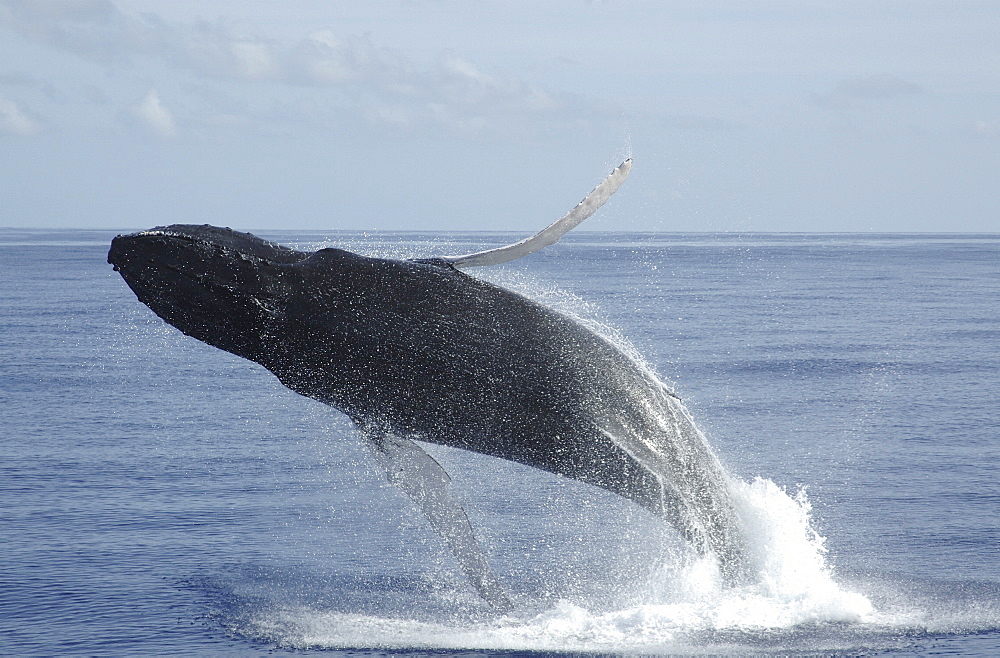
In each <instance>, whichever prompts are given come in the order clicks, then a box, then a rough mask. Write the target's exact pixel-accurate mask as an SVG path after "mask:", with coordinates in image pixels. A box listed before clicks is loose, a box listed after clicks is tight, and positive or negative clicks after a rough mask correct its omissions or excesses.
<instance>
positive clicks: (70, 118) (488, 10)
mask: <svg viewBox="0 0 1000 658" xmlns="http://www.w3.org/2000/svg"><path fill="white" fill-rule="evenodd" d="M998 35H1000V2H996V0H986V1H973V0H936V1H928V0H830V1H827V0H740V1H736V0H698V1H694V0H687V1H683V2H681V1H674V0H655V1H654V0H635V1H626V0H621V1H618V0H604V1H601V0H591V1H589V2H588V1H584V0H532V1H530V2H529V1H526V0H503V1H500V0H462V1H459V0H396V1H393V0H383V1H374V0H371V1H360V0H355V1H353V2H346V1H339V0H284V1H283V2H280V3H279V2H266V1H264V0H238V1H237V0H213V1H211V2H206V1H204V0H199V1H197V2H195V1H189V0H170V1H163V0H159V1H158V0H132V1H127V0H115V1H112V0H0V227H3V226H7V227H32V228H56V227H66V228H116V229H140V228H148V227H151V226H156V225H164V224H171V223H198V224H201V223H209V224H217V225H222V226H231V227H233V228H238V229H243V230H262V229H269V230H289V229H310V230H341V229H351V230H358V229H363V230H372V231H384V230H490V231H534V230H538V229H541V228H542V227H543V226H545V225H547V224H548V223H549V222H551V221H553V220H555V219H556V218H558V217H559V216H561V215H562V214H563V213H564V212H566V211H567V210H569V209H570V208H571V207H572V206H573V205H575V204H576V203H577V202H578V201H579V200H580V199H581V198H582V197H583V196H584V195H585V194H586V193H587V192H589V191H590V189H592V188H593V186H594V185H596V184H597V183H598V182H600V180H601V179H602V178H603V177H604V176H605V175H607V174H608V173H609V172H610V171H611V169H612V168H614V167H615V166H616V165H617V164H618V163H619V162H621V160H623V159H624V158H625V157H632V158H633V159H634V166H633V169H632V174H631V176H630V178H629V180H628V181H627V182H626V183H625V185H624V186H623V187H622V188H621V190H620V191H619V192H618V194H617V195H616V196H615V198H613V199H612V200H611V201H610V202H609V203H608V205H607V206H605V208H604V209H602V211H601V212H600V213H598V215H596V216H595V217H593V218H592V219H590V220H588V222H587V224H585V225H584V227H583V228H588V229H592V230H601V231H618V230H621V231H626V230H627V231H696V232H701V231H712V232H715V231H735V232H739V231H796V232H798V231H802V232H835V231H862V232H868V231H874V232H889V231H891V232H896V231H913V232H925V231H945V232H952V231H961V232H997V231H1000V203H998V202H1000V39H998Z"/></svg>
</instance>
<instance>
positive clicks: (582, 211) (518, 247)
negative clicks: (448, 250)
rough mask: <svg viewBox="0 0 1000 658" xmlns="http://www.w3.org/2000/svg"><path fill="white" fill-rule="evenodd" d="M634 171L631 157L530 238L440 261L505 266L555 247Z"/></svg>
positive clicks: (459, 264)
mask: <svg viewBox="0 0 1000 658" xmlns="http://www.w3.org/2000/svg"><path fill="white" fill-rule="evenodd" d="M631 169H632V158H629V159H628V160H626V161H625V162H623V163H621V164H620V165H618V167H617V168H616V169H615V170H614V171H612V172H611V175H609V176H608V177H607V178H605V179H604V180H603V181H602V182H601V184H600V185H598V186H597V187H595V188H594V191H593V192H591V193H590V194H588V195H587V196H585V197H584V198H583V201H581V202H580V203H578V204H577V205H576V207H575V208H573V209H572V210H570V211H569V212H568V213H566V214H565V215H563V216H562V217H560V218H559V219H557V220H556V221H554V222H553V223H552V224H550V225H549V226H547V227H546V228H544V229H542V230H541V231H539V232H538V233H536V234H534V235H533V236H531V237H530V238H525V239H524V240H521V241H520V242H515V243H514V244H509V245H507V246H505V247H497V248H496V249H489V250H487V251H479V252H476V253H474V254H466V255H464V256H446V257H445V258H442V259H441V260H443V261H445V262H446V263H450V264H451V265H453V266H454V267H459V268H461V267H479V266H482V265H499V264H500V263H506V262H507V261H511V260H516V259H518V258H521V257H523V256H527V255H528V254H533V253H535V252H536V251H538V250H539V249H543V248H544V247H547V246H549V245H550V244H555V243H556V242H558V241H559V238H561V237H562V236H563V235H565V234H566V233H567V232H568V231H570V230H571V229H573V228H574V227H576V226H577V225H578V224H579V223H580V222H582V221H583V220H585V219H587V218H588V217H590V216H591V215H593V214H594V213H595V212H597V209H598V208H600V207H601V206H603V205H604V203H605V202H606V201H607V200H608V199H610V198H611V195H612V194H614V193H615V192H616V191H617V190H618V188H619V187H621V184H622V183H624V182H625V178H627V177H628V172H629V170H631Z"/></svg>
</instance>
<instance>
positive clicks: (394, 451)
mask: <svg viewBox="0 0 1000 658" xmlns="http://www.w3.org/2000/svg"><path fill="white" fill-rule="evenodd" d="M630 167H631V160H626V161H625V162H623V163H622V164H621V165H620V166H619V167H618V168H616V169H615V170H614V171H613V172H612V174H611V175H610V176H608V177H607V178H606V179H605V180H604V181H603V182H602V183H601V184H600V185H598V186H597V187H596V188H595V189H594V191H593V192H591V194H589V195H587V196H586V197H585V198H584V199H583V201H581V202H580V203H579V204H578V205H577V206H576V207H574V208H573V209H572V210H571V211H570V212H569V213H567V214H566V215H565V216H564V217H562V218H561V219H559V220H557V221H556V222H555V223H553V224H552V225H550V226H549V227H547V228H546V229H544V230H543V231H541V232H539V233H537V234H536V235H534V236H532V237H530V238H527V239H525V240H522V241H521V242H518V243H515V244H512V245H508V246H506V247H501V248H498V249H491V250H488V251H483V252H477V253H473V254H467V255H462V256H450V257H441V258H425V259H416V260H394V259H386V258H373V257H367V256H362V255H359V254H355V253H352V252H350V251H345V250H342V249H333V248H327V249H320V250H318V251H315V252H305V251H299V250H296V249H292V248H289V247H285V246H281V245H278V244H274V243H272V242H268V241H265V240H263V239H261V238H258V237H256V236H253V235H251V234H249V233H242V232H238V231H234V230H231V229H228V228H219V227H214V226H208V225H203V226H195V225H171V226H164V227H157V228H153V229H150V230H147V231H141V232H138V233H133V234H129V235H120V236H118V237H116V238H115V239H114V240H113V242H112V244H111V249H110V251H109V253H108V262H109V263H111V264H112V265H114V269H115V270H116V271H118V272H119V273H120V274H121V276H122V277H123V278H124V279H125V282H126V283H127V284H128V286H129V287H130V288H131V289H132V291H133V292H134V293H135V294H136V296H137V297H138V299H139V301H141V302H142V303H144V304H146V305H147V306H148V307H149V308H150V309H152V310H153V312H155V313H156V314H157V315H158V316H160V317H161V318H162V319H163V320H165V321H166V322H168V323H170V324H171V325H173V326H174V327H176V328H177V329H179V330H180V331H182V332H184V333H185V334H187V335H189V336H192V337H194V338H197V339H198V340H201V341H204V342H206V343H208V344H210V345H213V346H215V347H217V348H220V349H223V350H226V351H227V352H231V353H233V354H235V355H237V356H240V357H243V358H245V359H249V360H251V361H255V362H256V363H259V364H260V365H262V366H264V367H265V368H267V369H268V370H270V371H271V372H272V373H274V374H275V375H276V376H277V377H278V379H279V380H280V381H281V383H282V384H284V385H285V386H287V387H288V388H290V389H291V390H293V391H295V392H296V393H300V394H302V395H304V396H306V397H309V398H313V399H316V400H319V401H321V402H324V403H326V404H329V405H331V406H333V407H335V408H337V409H339V410H340V411H342V412H343V413H345V414H347V416H349V417H350V419H351V420H352V421H353V422H354V424H355V425H356V426H357V428H358V429H359V433H360V435H361V437H362V440H363V441H365V442H366V443H367V444H368V445H369V446H370V448H371V450H372V452H373V453H374V455H375V458H376V460H377V461H378V463H379V464H380V465H381V466H382V467H383V468H384V469H385V472H386V476H387V477H388V479H389V480H390V481H391V482H393V483H395V484H396V485H397V486H399V487H400V488H401V489H402V490H403V491H404V492H405V493H406V494H407V495H408V496H409V497H410V498H411V499H412V500H413V501H414V502H415V503H416V504H417V506H418V507H419V508H420V509H421V511H422V512H423V514H424V515H425V516H426V517H427V519H428V520H429V522H430V524H431V526H432V528H433V529H434V530H435V531H436V532H437V533H438V534H439V535H440V536H441V537H442V538H443V539H444V540H445V541H446V542H447V544H448V546H449V548H450V549H451V552H452V553H453V554H454V555H455V557H456V558H457V559H458V563H459V565H460V567H461V569H462V570H463V571H464V573H465V574H466V575H467V577H468V578H469V580H470V582H471V583H472V584H473V585H474V587H475V588H476V589H477V590H478V592H479V594H480V595H481V596H482V598H484V599H485V600H486V601H487V602H489V603H490V604H491V605H492V606H493V607H494V608H496V609H497V610H501V611H507V610H510V609H511V607H512V604H511V601H510V599H509V598H508V596H507V594H506V593H505V590H504V588H503V586H502V584H501V583H500V581H499V579H498V578H497V577H496V576H495V575H494V574H493V572H492V571H491V570H490V567H489V565H488V563H487V561H486V558H485V556H484V554H483V551H482V549H481V547H480V545H479V543H478V541H477V539H476V537H475V533H474V532H473V530H472V528H471V526H470V524H469V521H468V518H467V516H466V513H465V511H464V509H463V508H462V507H461V505H460V504H459V503H458V502H457V501H456V500H455V499H453V498H452V497H451V496H450V494H449V481H450V479H449V476H448V474H447V473H446V472H445V471H444V469H443V468H442V467H441V466H440V465H439V464H438V463H437V462H436V461H435V460H434V459H433V458H432V457H431V456H430V455H428V454H427V453H426V452H425V451H424V450H423V448H421V447H420V445H419V443H418V442H431V443H438V444H443V445H448V446H453V447H457V448H462V449H465V450H471V451H474V452H478V453H481V454H484V455H491V456H493V457H499V458H502V459H507V460H511V461H514V462H519V463H521V464H526V465H528V466H533V467H535V468H539V469H542V470H545V471H549V472H551V473H555V474H558V475H562V476H565V477H569V478H574V479H576V480H580V481H582V482H586V483H589V484H591V485H595V486H598V487H602V488H604V489H606V490H608V491H611V492H614V493H615V494H618V495H621V496H624V497H625V498H627V499H629V500H631V501H634V502H635V503H636V504H638V505H640V506H642V507H644V508H646V509H648V510H650V511H651V512H653V513H654V514H656V515H659V516H660V517H662V518H664V519H665V520H666V521H668V522H669V523H671V524H672V525H673V526H675V527H676V528H677V529H678V530H679V531H680V532H681V533H682V534H683V535H684V536H685V537H686V538H687V539H688V540H689V541H690V542H691V543H692V544H693V545H694V546H695V547H696V548H697V549H698V550H699V551H701V552H703V553H711V554H713V555H714V556H715V557H716V558H717V559H718V562H719V564H720V569H721V571H722V573H723V575H724V576H725V578H726V579H727V580H729V581H731V582H732V581H737V580H739V579H741V578H742V577H744V575H745V573H746V558H745V555H746V551H745V546H744V540H743V538H742V533H741V531H740V527H739V522H738V518H737V514H736V511H735V510H734V508H733V505H732V502H731V497H730V494H729V487H728V484H727V479H726V476H725V473H724V471H723V469H722V466H721V465H720V463H719V461H718V459H717V458H716V457H715V455H714V454H713V453H712V451H711V449H710V448H709V446H708V444H707V442H706V441H705V439H704V437H703V435H702V434H701V433H700V432H699V431H698V430H697V428H696V427H695V425H694V423H693V421H692V419H691V418H690V416H689V415H688V412H687V411H686V410H685V408H684V407H683V405H682V404H681V403H680V400H679V399H678V398H677V397H676V396H675V395H674V394H673V393H672V392H671V391H670V390H669V389H668V388H667V387H666V386H665V385H664V384H662V383H661V382H660V381H659V380H658V379H657V378H656V377H655V376H654V375H653V374H652V373H651V372H650V371H649V370H648V369H647V368H646V367H644V366H643V365H641V364H639V363H637V362H636V361H635V360H633V359H632V358H630V357H629V356H627V355H626V354H625V353H623V352H622V351H621V350H620V349H619V348H617V347H616V346H615V345H614V344H613V343H612V342H610V341H609V340H608V339H606V338H605V337H603V336H601V335H599V334H598V333H595V332H594V331H591V330H590V329H588V328H586V327H584V326H583V325H582V324H581V323H579V322H577V321H576V320H574V319H573V318H571V317H569V316H567V315H564V314H561V313H559V312H556V311H554V310H551V309H549V308H547V307H545V306H543V305H541V304H539V303H537V302H535V301H533V300H531V299H529V298H527V297H524V296H522V295H519V294H517V293H514V292H511V291H509V290H506V289H504V288H501V287H499V286H496V285H492V284H490V283H487V282H485V281H483V280H481V279H477V278H475V277H473V276H470V275H468V274H466V273H465V272H464V271H463V270H464V269H465V268H469V267H477V266H485V265H492V264H496V263H501V262H505V261H508V260H512V259H515V258H520V257H523V256H525V255H527V254H530V253H532V252H534V251H537V250H538V249H541V248H543V247H544V246H546V245H549V244H552V243H554V242H556V241H558V240H559V238H560V237H561V236H562V235H563V234H565V232H566V231H568V230H570V229H572V228H573V227H574V226H576V225H577V224H579V223H580V222H581V221H583V220H584V219H586V218H587V217H589V216H590V215H592V214H593V213H594V212H596V210H597V209H598V208H599V207H600V206H601V205H602V204H603V203H604V202H605V201H606V200H607V199H608V198H609V197H610V196H611V195H612V194H613V193H614V192H615V190H617V189H618V186H619V185H621V183H622V182H623V181H624V180H625V178H626V176H627V175H628V172H629V169H630Z"/></svg>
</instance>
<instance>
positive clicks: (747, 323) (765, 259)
mask: <svg viewBox="0 0 1000 658" xmlns="http://www.w3.org/2000/svg"><path fill="white" fill-rule="evenodd" d="M114 233H115V232H113V231H29V230H13V229H6V230H3V229H0V654H11V655H32V654H38V655H52V654H86V655H141V654H205V653H214V654H223V655H225V654H237V655H253V654H256V653H260V654H270V655H283V654H293V655H303V654H313V653H317V654H318V653H345V654H352V655H359V654H362V655H390V654H391V655H403V654H431V653H433V654H460V655H490V654H503V653H506V654H511V653H520V652H528V651H531V652H538V653H540V654H573V653H587V654H664V653H671V654H751V653H752V654H764V655H767V654H775V655H778V654H780V655H798V654H803V655H805V654H808V655H883V654H885V655H947V654H954V655H984V656H987V655H988V656H992V655H998V654H1000V404H998V397H1000V234H990V235H968V234H962V235H947V234H928V235H915V234H899V235H870V234H864V235H851V234H836V235H819V234H802V235H796V234H725V235H718V234H670V233H660V234H609V233H587V232H578V233H575V234H571V235H569V236H567V238H566V239H564V240H563V242H561V243H560V244H558V245H556V246H553V247H550V248H548V249H546V250H544V251H542V252H540V253H538V254H535V255H533V256H530V257H528V258H525V259H523V260H520V261H516V262H513V263H510V264H507V265H505V266H500V267H494V268H487V269H481V270H476V271H474V272H473V274H474V275H475V276H481V277H484V278H488V279H489V280H491V281H493V282H495V283H498V284H499V285H503V286H505V287H508V288H512V289H514V290H517V291H519V292H521V293H523V294H526V295H528V296H530V297H532V298H534V299H536V300H539V301H541V302H542V303H545V304H548V305H550V306H554V307H556V308H558V309H560V310H562V311H564V312H566V313H569V314H572V315H574V316H577V317H578V318H580V319H581V321H584V322H586V323H588V324H590V325H591V326H594V327H596V328H598V329H599V330H600V331H602V332H605V333H607V334H608V335H609V336H612V337H614V339H615V340H617V341H619V342H620V344H621V345H622V347H623V349H627V350H631V351H634V352H635V353H637V354H639V355H641V358H642V359H644V360H645V362H646V363H647V364H649V366H650V367H652V368H653V369H654V370H655V371H656V372H657V373H658V374H659V375H660V376H661V378H663V380H664V381H666V382H667V383H669V384H670V385H671V386H672V387H674V389H675V390H676V391H677V393H678V394H679V395H680V397H681V398H682V400H684V403H685V404H686V405H687V407H688V409H689V410H690V411H691V413H692V414H693V416H694V418H695V419H696V421H697V423H698V425H699V427H700V428H701V430H702V431H703V432H704V433H705V435H706V436H707V437H708V440H709V442H710V443H711V445H712V446H713V448H714V450H715V451H716V452H717V454H718V455H719V457H720V459H721V460H722V461H723V463H724V464H725V465H726V467H727V469H728V471H729V472H730V474H731V475H732V478H733V487H734V490H735V491H736V496H737V499H738V503H739V505H740V506H741V509H742V510H743V513H744V514H745V518H747V519H749V520H750V521H749V523H748V533H749V536H750V537H751V538H752V540H753V542H754V546H755V550H757V551H758V554H759V557H760V559H761V560H763V563H764V564H766V568H765V569H763V571H762V573H761V577H760V579H759V582H754V583H752V584H748V585H745V586H742V587H739V588H735V589H732V588H725V587H721V586H720V585H719V584H718V575H717V573H716V572H715V571H713V569H714V567H713V565H712V564H711V563H710V562H707V561H705V560H704V559H701V558H698V557H697V556H696V555H694V554H693V553H692V552H691V551H690V550H689V549H688V548H687V547H686V546H685V545H684V543H683V542H682V541H681V540H680V539H679V538H678V537H677V536H676V534H675V533H673V531H671V530H670V529H669V528H667V527H666V526H665V525H664V524H663V523H662V522H660V521H659V520H657V519H656V518H654V517H652V516H651V515H649V514H648V513H646V512H644V511H643V510H641V509H639V508H637V507H636V506H634V505H632V504H630V503H628V502H626V501H624V500H622V499H619V498H617V497H616V496H614V495H612V494H609V493H606V492H604V491H601V490H598V489H596V488H593V487H589V486H587V485H583V484H580V483H578V482H574V481H570V480H566V479H564V478H560V477H557V476H553V475H549V474H546V473H542V472H540V471H536V470H534V469H530V468H527V467H523V466H518V465H514V464H510V463H506V462H503V461H500V460H495V459H491V458H488V457H483V456H479V455H474V454H469V453H464V452H461V451H457V450H451V449H447V448H441V447H435V446H431V447H429V448H428V450H429V451H430V452H432V453H433V454H434V456H435V457H436V458H437V459H438V461H440V462H441V463H442V464H443V465H444V466H445V467H446V468H447V469H448V470H449V472H450V473H451V474H452V477H453V485H452V486H453V489H454V491H455V493H456V495H457V496H459V497H460V498H461V499H462V500H463V501H464V503H465V505H466V507H467V509H468V510H469V514H470V517H471V519H472V522H473V525H474V527H475V529H476V532H477V533H478V535H479V536H480V538H481V540H482V542H483V543H484V545H485V547H486V549H487V552H488V554H489V559H490V561H491V563H492V564H493V566H494V569H495V570H496V572H497V574H498V576H499V577H500V579H501V581H503V583H504V585H505V586H506V587H507V588H508V590H509V591H510V592H511V594H512V596H513V598H514V599H515V601H516V603H517V609H516V611H515V612H514V613H512V614H511V615H508V616H497V615H496V614H494V613H492V612H491V611H490V609H489V608H488V607H487V606H486V605H485V604H484V603H483V602H482V601H481V600H480V599H479V598H478V597H477V595H476V593H475V591H474V590H473V589H472V587H470V586H469V584H468V583H467V582H466V580H465V578H464V577H463V575H462V573H461V572H460V571H459V570H458V567H457V565H456V563H455V561H454V559H453V558H452V557H451V555H450V554H449V553H448V552H447V549H446V548H445V547H444V545H443V542H442V541H441V540H440V539H439V538H438V537H437V536H436V535H434V533H433V532H432V531H431V530H430V529H429V527H428V524H427V523H426V522H425V520H424V519H423V517H422V516H421V515H420V513H419V512H418V511H417V510H416V509H415V508H414V506H413V505H412V504H411V503H410V502H409V501H408V500H407V499H406V498H405V496H404V495H403V494H402V493H400V492H398V491H397V490H395V489H394V488H393V487H392V485H391V484H389V483H387V482H386V481H385V478H384V476H383V475H381V474H380V473H379V472H378V470H377V467H376V465H375V463H374V460H373V459H372V458H371V456H370V455H369V454H368V453H367V452H366V451H365V449H364V448H363V447H362V445H361V444H360V442H359V440H358V437H357V435H356V433H355V430H354V429H353V427H352V426H351V424H350V422H349V421H348V420H347V419H346V418H345V417H344V416H342V415H341V414H340V413H339V412H337V411H335V410H333V409H331V408H329V407H326V406H325V405H322V404H320V403H318V402H315V401H312V400H308V399H306V398H303V397H300V396H298V395H296V394H294V393H292V392H291V391H289V390H288V389H286V388H284V387H283V386H282V385H281V384H280V383H279V382H278V381H277V379H276V378H275V377H273V376H272V375H271V374H270V373H268V372H267V371H266V370H264V369H263V368H261V367H259V366H257V365H255V364H253V363H250V362H248V361H244V360H241V359H239V358H237V357H235V356H232V355H230V354H227V353H224V352H222V351H220V350H217V349H214V348H212V347H209V346H207V345H204V344H202V343H199V342H198V341H196V340H194V339H191V338H188V337H186V336H184V335H182V334H181V333H180V332H178V331H177V330H175V329H173V328H171V327H169V326H168V325H166V324H165V323H164V322H162V321H161V320H160V319H159V318H157V317H156V316H155V315H153V313H152V312H151V311H149V310H148V309H147V308H146V307H145V306H143V305H142V304H140V303H139V302H138V301H137V300H136V298H135V296H134V295H133V294H132V292H131V291H130V290H129V289H128V288H127V287H126V285H125V283H124V282H123V281H122V279H121V278H120V277H119V276H118V275H117V274H116V273H115V272H113V271H112V268H111V267H110V266H109V265H108V264H107V263H106V261H105V259H106V254H107V248H108V243H109V242H110V240H111V238H112V237H113V235H114ZM262 235H264V236H265V237H267V238H269V239H273V240H277V241H280V242H283V243H286V244H291V245H295V246H299V247H301V248H316V247H319V246H334V245H336V246H341V247H345V248H348V249H352V250H355V251H358V252H361V253H366V254H373V255H387V256H393V257H411V256H413V257H416V256H433V255H447V254H455V253H467V252H469V251H472V250H475V249H479V248H483V247H486V246H496V245H500V244H505V243H507V242H511V241H513V240H514V239H517V238H520V237H522V236H519V235H517V236H515V235H507V234H489V233H461V234H443V233H429V234H420V233H378V234H365V233H360V232H328V233H263V234H262Z"/></svg>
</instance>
